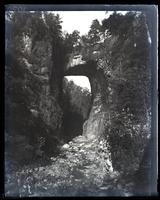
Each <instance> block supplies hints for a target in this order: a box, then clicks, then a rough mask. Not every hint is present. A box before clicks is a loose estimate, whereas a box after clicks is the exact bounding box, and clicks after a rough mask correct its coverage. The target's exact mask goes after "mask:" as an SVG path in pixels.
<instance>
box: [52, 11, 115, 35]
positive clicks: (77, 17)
mask: <svg viewBox="0 0 160 200" xmlns="http://www.w3.org/2000/svg"><path fill="white" fill-rule="evenodd" d="M54 13H55V14H59V15H60V17H61V19H62V21H63V23H62V30H63V31H67V32H68V33H72V32H73V31H74V30H78V31H79V32H80V34H81V35H84V34H87V33H88V31H89V28H90V26H91V24H92V21H93V20H94V19H98V20H99V21H100V22H101V21H102V20H103V19H104V18H107V17H108V16H109V13H111V12H109V13H107V14H106V12H105V11H58V12H54Z"/></svg>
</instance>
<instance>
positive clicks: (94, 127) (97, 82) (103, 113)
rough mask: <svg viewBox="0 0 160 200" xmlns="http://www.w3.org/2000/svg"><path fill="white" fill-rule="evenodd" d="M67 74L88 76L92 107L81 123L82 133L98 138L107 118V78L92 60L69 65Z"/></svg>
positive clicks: (91, 137)
mask: <svg viewBox="0 0 160 200" xmlns="http://www.w3.org/2000/svg"><path fill="white" fill-rule="evenodd" d="M65 75H67V76H69V75H70V76H73V75H74V76H75V75H83V76H87V77H88V78H89V81H90V84H91V92H92V107H91V111H90V114H89V118H88V120H86V121H85V123H84V125H83V135H84V136H86V137H87V138H88V139H94V138H98V137H100V136H102V135H103V133H104V131H105V121H106V119H107V113H108V112H107V103H106V102H107V101H106V100H107V99H106V98H107V80H106V79H105V78H104V74H103V72H102V71H101V70H100V69H99V70H98V69H97V65H96V63H95V62H94V61H89V62H87V63H84V64H79V65H75V66H73V65H72V66H71V67H70V68H69V67H68V69H67V70H66V72H65Z"/></svg>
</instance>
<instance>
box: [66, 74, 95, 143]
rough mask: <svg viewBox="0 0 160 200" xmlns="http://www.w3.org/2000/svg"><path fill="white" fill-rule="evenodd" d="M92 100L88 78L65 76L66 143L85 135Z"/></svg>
mask: <svg viewBox="0 0 160 200" xmlns="http://www.w3.org/2000/svg"><path fill="white" fill-rule="evenodd" d="M91 99H92V95H91V86H90V82H89V79H88V78H87V77H86V76H64V78H63V100H64V101H63V107H64V108H63V110H64V116H63V117H64V118H63V129H64V136H65V140H66V141H70V140H71V139H72V138H74V137H76V136H78V135H81V134H82V133H83V124H84V122H85V121H86V120H87V119H88V117H89V113H90V109H91V106H92V103H91Z"/></svg>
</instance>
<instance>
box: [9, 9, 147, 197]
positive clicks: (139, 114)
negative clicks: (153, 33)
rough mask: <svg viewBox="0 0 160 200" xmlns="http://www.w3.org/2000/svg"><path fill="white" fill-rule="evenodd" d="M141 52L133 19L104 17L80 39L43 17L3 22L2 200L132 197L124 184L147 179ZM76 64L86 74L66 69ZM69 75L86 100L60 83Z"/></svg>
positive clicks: (13, 15)
mask: <svg viewBox="0 0 160 200" xmlns="http://www.w3.org/2000/svg"><path fill="white" fill-rule="evenodd" d="M149 52H150V44H149V40H148V29H147V23H146V18H145V15H144V14H143V13H136V12H128V13H127V14H125V15H122V14H118V13H115V12H114V13H113V14H111V15H110V17H109V18H107V19H104V20H103V21H102V23H100V22H99V21H98V20H94V21H93V23H92V25H91V27H90V30H89V32H88V34H87V35H85V36H81V37H80V35H79V32H78V31H74V32H73V33H72V34H68V33H63V32H62V27H61V19H60V16H59V15H54V14H53V13H49V12H8V13H7V15H6V65H5V85H6V87H5V100H6V101H5V140H6V141H5V154H6V155H5V170H6V172H5V173H6V176H5V179H6V180H5V184H6V195H7V196H17V195H20V196H39V195H40V196H49V195H50V196H52V195H53V196H61V195H62V196H65V195H71V196H74V195H91V193H92V195H98V196H99V195H100V196H103V195H112V196H117V195H129V194H130V193H133V192H134V193H136V190H135V183H136V184H137V182H136V181H135V180H134V175H135V176H136V177H138V174H139V171H138V170H139V169H141V166H143V167H144V165H145V167H144V168H146V170H149V169H150V160H149V155H148V153H147V151H146V149H147V148H150V147H148V146H147V145H148V144H149V143H150V141H149V139H150V132H151V127H150V124H151V123H150V120H151V119H150V118H151V107H150V103H151V102H150V101H151V100H150V99H151V95H150V89H151V86H150V83H151V72H150V66H149V56H150V55H149ZM78 54H80V55H81V56H82V59H83V61H85V63H87V64H85V65H83V67H82V66H81V65H80V66H78V67H79V68H78V67H77V68H74V67H73V68H74V69H73V68H72V69H71V68H70V69H69V66H68V63H69V60H70V58H72V57H73V56H74V55H78ZM79 69H80V71H81V72H82V71H83V70H84V72H87V75H88V76H89V80H90V83H91V92H92V94H90V93H89V92H88V91H87V90H84V89H82V88H80V87H79V86H76V85H75V84H74V83H73V82H68V81H67V80H66V79H63V78H64V75H65V73H66V72H67V70H68V71H69V70H70V73H73V72H74V71H76V70H79ZM85 70H86V71H85ZM77 73H79V71H77ZM84 74H85V73H84ZM95 132H96V134H95V135H94V136H95V137H94V138H93V139H92V138H91V136H92V135H93V134H94V133H95ZM90 135H91V136H90ZM69 141H70V142H69ZM66 142H67V144H64V143H66ZM12 165H13V167H11V166H12ZM147 172H148V171H147ZM148 176H149V175H148ZM137 180H138V178H137ZM141 180H142V182H147V183H146V185H147V186H146V187H145V188H143V187H142V188H141V189H142V190H141V191H140V193H146V194H148V193H150V191H149V178H148V179H147V178H146V177H144V176H143V177H142V178H141Z"/></svg>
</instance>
